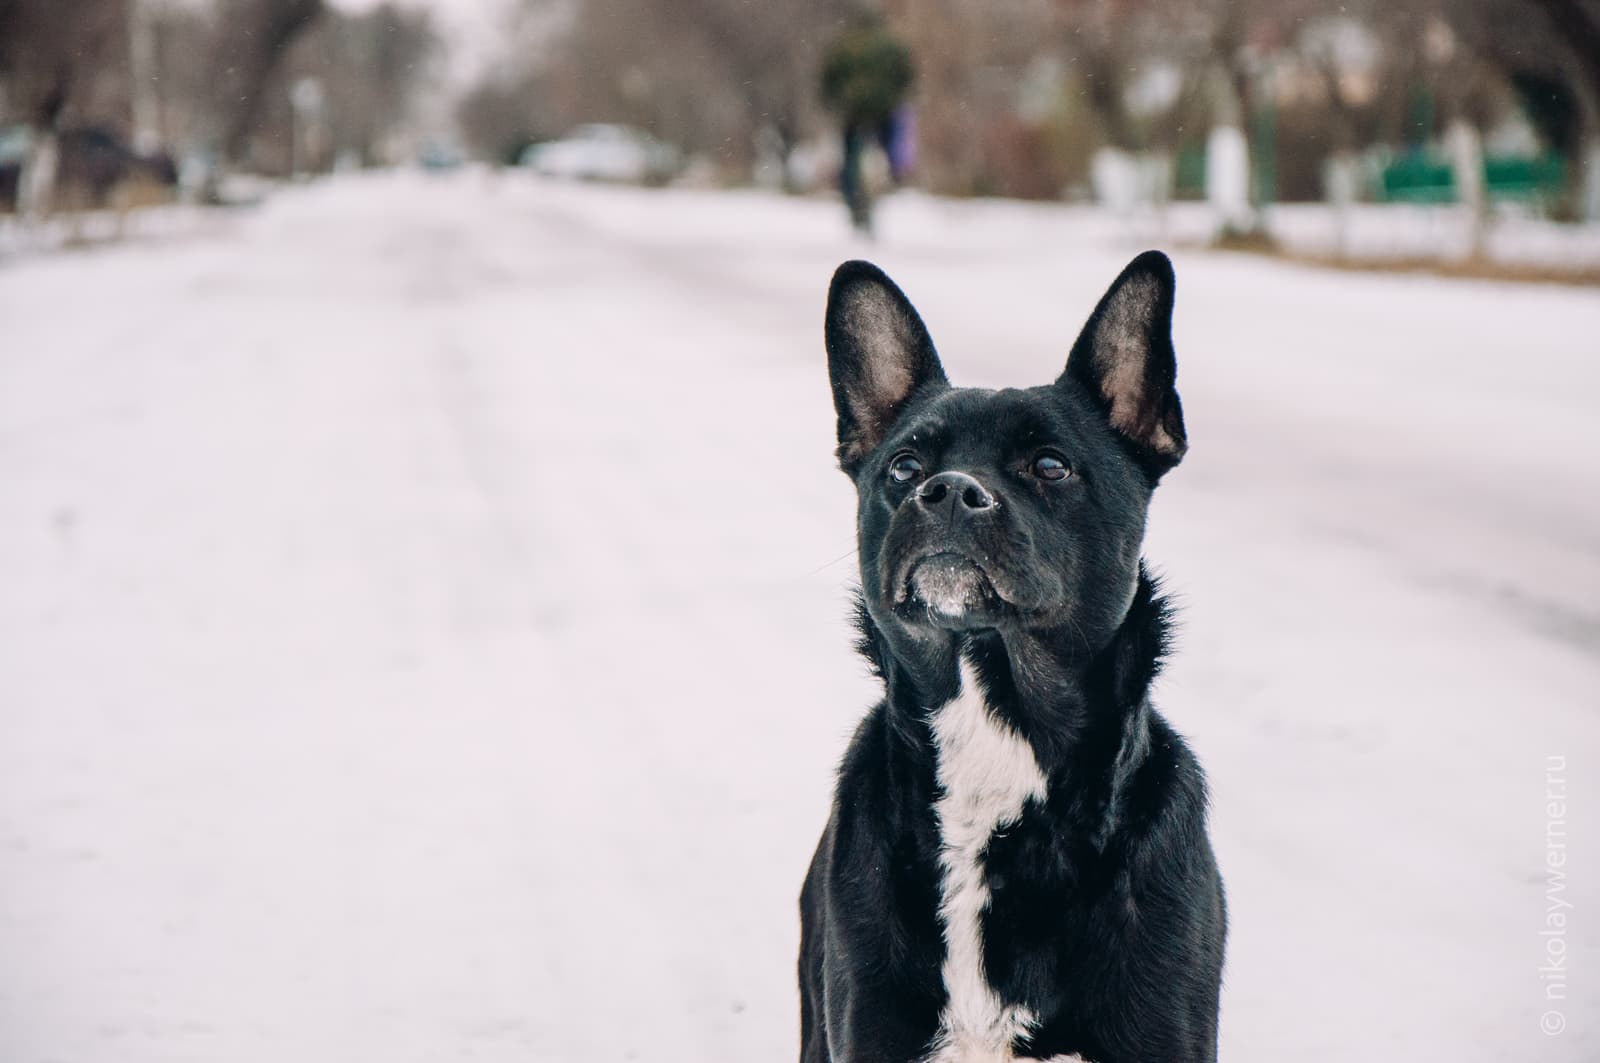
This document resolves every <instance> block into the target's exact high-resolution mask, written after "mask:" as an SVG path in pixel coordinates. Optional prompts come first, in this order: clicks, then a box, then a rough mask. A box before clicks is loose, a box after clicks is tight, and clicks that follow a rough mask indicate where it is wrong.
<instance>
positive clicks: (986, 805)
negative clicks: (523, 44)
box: [927, 660, 1076, 1063]
mask: <svg viewBox="0 0 1600 1063" xmlns="http://www.w3.org/2000/svg"><path fill="white" fill-rule="evenodd" d="M930 720H931V723H932V727H933V739H934V747H935V752H936V755H937V767H936V775H937V779H938V782H939V789H940V797H939V799H938V800H937V801H936V802H935V803H934V813H935V815H937V816H938V819H939V836H940V840H941V841H942V843H943V848H942V849H941V851H940V854H939V864H940V869H941V871H942V873H943V877H942V881H941V883H940V901H939V917H940V920H941V921H942V922H943V924H944V941H945V960H944V970H943V972H942V973H943V976H944V987H945V992H946V994H947V995H948V997H949V1001H948V1003H946V1005H945V1009H944V1013H943V1015H941V1016H940V1022H939V1039H938V1042H937V1046H936V1048H935V1049H934V1051H933V1053H932V1054H931V1055H929V1056H928V1059H927V1063H1007V1061H1009V1060H1011V1059H1013V1058H1015V1057H1014V1056H1013V1055H1012V1052H1011V1044H1012V1041H1013V1040H1014V1039H1015V1038H1017V1037H1020V1036H1022V1035H1023V1034H1026V1033H1028V1032H1029V1031H1030V1030H1032V1029H1033V1027H1034V1025H1035V1023H1036V1022H1037V1021H1038V1020H1037V1017H1036V1016H1035V1015H1034V1014H1033V1013H1032V1012H1031V1011H1029V1010H1028V1009H1027V1008H1024V1007H1015V1006H1008V1005H1006V1004H1005V1003H1003V1002H1002V1001H1001V1000H1000V998H999V997H998V996H997V995H996V994H995V991H994V990H993V988H991V987H990V985H989V980H988V977H987V975H986V974H985V972H984V969H983V931H982V923H981V920H982V915H983V912H984V910H985V909H987V908H988V906H989V887H988V886H987V885H986V884H985V883H984V880H983V868H982V865H981V863H980V856H981V854H982V853H983V849H984V847H985V846H986V845H988V844H989V838H990V836H992V835H993V834H994V832H995V830H996V828H999V827H1003V826H1006V825H1008V824H1011V823H1015V822H1016V821H1017V820H1018V819H1019V818H1021V816H1022V808H1023V805H1024V804H1025V803H1026V802H1027V801H1028V800H1029V799H1030V798H1032V799H1034V800H1037V801H1043V800H1044V799H1045V793H1046V789H1047V786H1046V782H1045V777H1044V773H1043V772H1042V771H1040V770H1039V762H1038V760H1037V759H1036V758H1035V757H1034V755H1033V747H1032V746H1030V745H1029V744H1028V743H1027V741H1026V740H1025V739H1023V737H1022V736H1021V735H1019V734H1018V733H1017V732H1016V731H1014V730H1012V729H1011V728H1010V727H1008V726H1007V725H1006V724H1004V723H1002V722H1001V721H1000V720H998V719H996V718H995V717H994V715H993V714H991V713H990V712H989V708H988V706H987V705H985V704H984V700H983V693H982V690H981V689H980V687H979V684H978V676H977V673H976V672H974V671H973V669H972V666H971V665H969V664H968V663H967V662H966V661H965V660H963V661H962V662H961V692H960V693H959V694H958V695H957V696H956V697H955V698H954V699H953V700H951V701H948V702H946V703H945V704H944V705H942V706H940V707H939V708H938V709H936V710H934V712H933V714H932V716H931V717H930ZM1073 1058H1076V1057H1073ZM1063 1063H1065V1060H1063Z"/></svg>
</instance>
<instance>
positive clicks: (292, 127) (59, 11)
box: [0, 0, 439, 186]
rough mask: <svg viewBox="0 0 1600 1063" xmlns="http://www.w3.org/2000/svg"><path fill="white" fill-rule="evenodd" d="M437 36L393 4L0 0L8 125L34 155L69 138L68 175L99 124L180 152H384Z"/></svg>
mask: <svg viewBox="0 0 1600 1063" xmlns="http://www.w3.org/2000/svg"><path fill="white" fill-rule="evenodd" d="M438 47H439V41H438V37H437V35H436V33H435V31H434V28H433V26H432V24H431V22H430V21H429V19H428V18H427V16H426V15H425V14H423V13H419V12H418V11H416V10H414V9H411V8H409V7H405V6H401V5H399V4H395V3H384V4H381V5H379V6H378V7H376V8H374V9H372V10H370V11H367V12H364V13H359V14H350V13H345V12H343V11H340V10H338V9H335V8H332V7H330V6H329V5H328V4H327V3H326V0H211V2H209V3H203V4H195V3H193V2H192V0H73V2H72V3H62V2H61V0H0V131H4V130H6V129H13V130H14V129H18V128H21V129H25V130H27V131H28V132H29V134H31V136H30V140H31V142H32V145H33V146H32V148H31V150H30V160H31V161H33V162H34V164H35V165H36V166H41V165H44V164H45V163H46V162H47V161H48V160H49V157H50V156H51V154H52V153H56V152H59V154H60V155H61V156H62V157H61V159H60V165H59V169H60V170H61V174H62V177H63V179H66V178H70V176H71V172H72V171H71V166H70V163H71V151H72V145H74V144H77V143H79V142H80V141H81V140H82V139H83V136H84V135H85V133H86V131H87V132H91V133H92V135H93V137H94V138H95V139H94V142H95V143H97V144H101V145H125V146H126V147H127V148H128V151H129V155H130V157H135V158H137V157H143V158H151V157H163V156H164V157H166V158H167V159H169V160H172V161H173V163H174V164H175V163H176V162H181V161H183V160H185V159H203V160H209V161H210V162H212V163H214V164H216V165H218V166H221V167H233V168H245V169H250V170H254V171H257V172H266V173H287V172H290V171H291V170H293V169H295V168H301V169H307V168H310V169H316V168H326V167H327V166H330V165H332V163H333V161H334V159H336V158H340V157H346V158H352V159H357V160H360V161H363V162H376V161H382V160H384V159H385V158H386V157H387V156H389V155H391V154H392V153H393V149H394V143H393V142H394V140H395V138H397V137H399V136H402V135H403V134H404V133H405V132H406V130H407V125H408V118H409V115H410V113H411V104H412V102H413V100H414V97H415V94H416V92H417V90H418V89H419V87H421V86H422V85H424V84H425V83H426V80H427V78H428V77H429V72H430V69H431V64H432V62H433V60H434V58H435V57H436V55H437V53H438ZM296 85H299V86H301V91H300V92H299V94H298V96H297V95H296V93H295V92H294V91H293V90H294V86H296ZM103 153H104V152H102V154H103ZM51 165H54V164H51ZM173 168H175V165H174V167H173ZM36 183H37V182H36ZM20 184H21V185H23V186H26V185H27V184H28V182H27V180H26V179H25V178H24V179H22V180H21V181H20Z"/></svg>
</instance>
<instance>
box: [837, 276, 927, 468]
mask: <svg viewBox="0 0 1600 1063" xmlns="http://www.w3.org/2000/svg"><path fill="white" fill-rule="evenodd" d="M824 339H825V342H826V343H827V347H828V377H829V379H830V380H831V381H832V383H833V406H834V410H835V411H836V412H837V413H838V415H839V450H838V456H839V467H840V468H842V469H843V470H844V471H845V472H847V473H849V474H850V475H851V476H854V475H855V474H856V471H857V470H858V469H860V467H861V462H862V461H863V460H865V459H866V456H867V455H868V454H871V453H872V452H873V451H874V450H876V449H877V446H878V444H879V443H881V442H883V437H884V436H885V435H887V434H888V432H889V428H890V427H891V426H892V425H893V424H894V422H895V419H896V418H897V417H899V416H900V412H901V411H902V410H903V409H904V408H905V404H906V402H907V401H909V400H910V398H911V397H912V396H913V395H915V394H916V393H917V392H918V391H919V390H920V389H921V388H923V387H925V386H928V385H944V384H948V383H949V381H948V380H947V379H946V378H945V375H944V367H943V366H942V365H940V363H939V355H938V353H937V352H935V351H934V349H933V340H932V338H930V337H929V336H928V330H927V328H926V327H925V326H924V325H923V324H922V319H921V318H920V317H918V316H917V312H916V310H915V309H914V308H913V307H912V306H911V300H909V299H907V298H906V297H905V293H903V292H902V291H901V290H900V289H899V288H897V287H895V283H894V281H892V280H890V279H889V278H888V276H886V275H885V274H884V272H883V271H882V270H881V269H879V268H878V267H877V266H874V265H873V264H872V263H870V262H861V261H854V262H846V263H845V264H844V265H842V266H840V267H839V268H838V270H836V271H835V272H834V274H833V283H832V284H831V285H830V286H829V287H828V315H827V323H826V330H825V334H824Z"/></svg>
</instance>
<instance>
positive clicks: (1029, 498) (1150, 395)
mask: <svg viewBox="0 0 1600 1063" xmlns="http://www.w3.org/2000/svg"><path fill="white" fill-rule="evenodd" d="M1172 293H1173V280H1172V270H1171V266H1170V264H1169V263H1168V262H1167V260H1166V258H1165V256H1162V255H1159V254H1157V253H1154V252H1149V253H1146V254H1145V255H1142V256H1140V257H1139V258H1138V259H1135V260H1134V262H1133V263H1132V264H1130V266H1129V267H1128V269H1127V270H1125V271H1124V273H1123V274H1122V276H1121V277H1119V278H1118V279H1117V281H1116V282H1115V283H1114V284H1113V285H1112V287H1111V289H1110V291H1108V293H1107V295H1106V297H1105V298H1104V299H1103V300H1102V301H1101V303H1100V305H1099V307H1097V308H1096V310H1095V312H1094V314H1093V315H1092V316H1091V318H1090V320H1089V323H1088V325H1086V326H1085V329H1084V332H1083V335H1082V336H1080V337H1079V339H1078V342H1077V343H1076V344H1075V345H1074V347H1073V349H1072V354H1071V357H1070V358H1069V362H1068V367H1067V369H1066V370H1065V371H1064V372H1063V373H1062V374H1061V377H1060V379H1058V380H1057V381H1056V382H1055V383H1053V384H1049V385H1046V386H1044V387H1037V388H1030V389H1027V390H1006V391H999V392H987V391H977V390H971V389H958V388H952V387H950V385H949V384H948V382H947V381H946V379H945V376H944V371H943V368H942V366H941V365H940V363H939V359H938V356H937V354H935V353H934V348H933V344H932V341H931V340H930V339H929V338H928V336H927V332H926V330H925V329H924V328H923V326H922V323H921V320H920V318H918V317H917V315H916V312H915V310H913V309H912V308H911V305H910V303H909V301H907V300H906V299H905V296H904V295H903V294H902V293H901V292H900V290H899V289H898V288H896V287H895V286H894V285H893V284H892V283H891V282H890V281H889V280H888V278H887V277H885V276H883V274H882V273H881V272H879V271H878V270H877V269H876V268H875V267H873V266H870V265H868V264H866V263H859V262H858V263H846V264H845V265H844V266H841V267H840V269H839V271H838V273H837V274H836V275H835V277H834V282H833V286H832V289H831V290H830V293H829V310H828V328H827V344H828V357H829V369H830V373H831V376H832V379H833V387H834V396H835V401H836V405H837V409H838V414H839V444H840V446H839V459H840V464H841V465H842V467H843V468H844V469H845V471H846V472H847V473H848V474H849V475H851V477H852V478H853V479H854V480H855V481H856V485H857V489H858V493H859V504H860V508H859V521H858V533H859V552H860V558H861V580H862V588H861V596H860V602H859V606H858V623H859V627H860V632H861V638H860V648H861V650H862V652H863V654H864V656H865V657H866V658H867V660H868V661H869V662H870V663H871V664H872V666H873V668H874V669H875V671H876V672H877V674H878V675H880V676H881V677H882V679H883V681H884V686H885V693H886V696H885V699H884V701H882V702H881V703H880V704H878V705H877V706H876V707H875V708H873V709H872V711H871V712H869V713H868V715H867V717H866V719H865V720H863V721H862V723H861V725H860V727H859V728H858V729H857V731H856V734H855V737H854V738H853V740H852V741H851V743H850V747H849V750H848V751H847V752H846V754H845V757H844V761H843V764H842V765H841V767H840V771H839V781H838V789H837V793H836V798H835V801H834V807H833V813H832V815H831V817H830V819H829V822H828V825H827V828H826V830H825V831H824V833H823V836H822V840H821V843H820V844H819V846H818V848H817V852H816V856H815V857H814V858H813V861H812V864H811V869H810V871H809V873H808V874H807V876H806V881H805V885H804V888H803V890H802V893H801V899H800V903H801V926H802V932H801V951H800V994H801V1060H802V1063H824V1061H838V1063H846V1061H848V1063H857V1061H869V1060H870V1061H873V1063H885V1061H895V1063H899V1061H907V1063H909V1061H914V1060H920V1059H923V1058H924V1057H926V1056H927V1055H928V1054H929V1053H930V1052H931V1051H932V1050H933V1048H934V1047H935V1043H936V1041H935V1039H936V1037H937V1035H938V1034H939V1032H940V1015H941V1011H942V1008H943V1006H944V1003H945V987H944V984H943V979H942V975H941V965H942V963H943V961H944V940H943V936H942V925H941V922H940V920H939V915H938V909H939V901H940V868H939V863H938V857H939V852H940V845H941V840H940V833H939V824H938V820H937V816H936V813H935V809H934V802H935V801H936V800H937V798H938V797H939V790H938V784H937V782H936V775H935V772H936V769H937V751H936V748H935V744H934V739H933V734H932V730H931V727H930V723H929V712H930V710H931V709H932V708H933V707H936V706H940V705H942V704H944V703H945V702H947V701H948V700H950V698H951V697H953V696H954V695H955V694H956V693H957V692H958V690H959V687H960V683H961V680H960V677H959V664H960V662H961V661H962V660H963V659H964V660H966V661H967V662H969V663H970V665H971V667H972V669H973V670H974V672H975V673H976V675H977V676H978V678H979V680H980V682H981V685H982V687H983V688H984V691H985V695H986V697H985V700H986V703H987V704H988V707H989V709H990V711H991V713H992V714H993V715H994V716H995V717H997V718H998V719H1000V720H1001V721H1003V722H1004V723H1006V724H1008V725H1009V726H1010V727H1011V728H1013V729H1014V730H1015V731H1016V732H1017V733H1018V734H1020V735H1021V736H1022V737H1023V738H1025V739H1026V740H1027V741H1028V743H1029V745H1030V746H1031V747H1032V749H1033V752H1034V755H1035V758H1036V760H1037V761H1038V764H1039V766H1040V769H1041V771H1042V772H1043V774H1044V776H1045V778H1046V779H1047V782H1048V796H1047V798H1046V799H1045V800H1044V801H1042V802H1041V801H1033V800H1030V801H1029V802H1027V803H1026V804H1025V806H1024V809H1023V813H1022V815H1021V817H1020V819H1018V820H1017V821H1016V822H1013V823H1007V824H1002V825H1001V827H1000V829H998V830H997V831H996V832H995V833H994V834H993V835H992V836H991V837H990V839H989V842H988V844H987V846H986V848H985V849H984V851H983V855H982V867H983V873H984V876H985V881H986V884H987V886H988V888H989V892H990V901H989V905H988V907H987V909H986V910H985V912H984V915H983V917H982V921H981V929H982V939H983V968H984V974H985V977H986V978H987V980H988V982H989V984H990V985H991V987H992V988H993V989H994V990H995V991H996V993H997V994H998V996H999V997H1000V999H1001V1000H1002V1001H1003V1002H1005V1003H1007V1004H1020V1005H1025V1006H1027V1007H1028V1008H1029V1009H1031V1011H1032V1012H1033V1013H1034V1014H1035V1015H1036V1016H1037V1018H1038V1022H1037V1025H1036V1026H1035V1027H1034V1029H1033V1032H1032V1033H1031V1034H1030V1035H1029V1036H1027V1037H1026V1038H1025V1039H1022V1040H1020V1041H1019V1042H1017V1043H1015V1044H1013V1045H1011V1046H1010V1048H1011V1050H1012V1051H1013V1052H1014V1053H1015V1055H1016V1056H1018V1057H1019V1058H1048V1057H1050V1056H1053V1055H1061V1054H1071V1053H1078V1054H1080V1055H1081V1056H1082V1057H1083V1058H1084V1059H1086V1060H1089V1061H1090V1063H1124V1061H1126V1063H1133V1061H1142V1063H1148V1061H1152V1060H1214V1059H1215V1058H1216V1041H1217V1003H1218V993H1219V990H1220V984H1221V972H1222V952H1223V940H1224V934H1225V922H1226V920H1225V914H1224V906H1223V896H1222V883H1221V879H1220V877H1219V875H1218V872H1217V868H1216V863H1215V860H1214V859H1213V856H1212V851H1211V846H1210V842H1209V840H1208V838H1207V835H1206V823H1205V818H1206V791H1205V781H1204V777H1203V775H1202V773H1201V770H1200V767H1199V765H1198V764H1197V763H1196V761H1195V759H1194V757H1193V755H1192V754H1191V753H1190V751H1189V749H1188V747H1187V746H1186V745H1185V744H1184V742H1183V740H1182V739H1181V738H1180V737H1179V736H1178V734H1177V733H1176V732H1174V731H1173V730H1172V728H1171V727H1170V726H1169V725H1168V724H1167V722H1166V721H1165V720H1164V719H1163V718H1162V717H1161V716H1160V714H1159V713H1157V712H1156V711H1155V710H1154V708H1152V707H1151V705H1150V701H1149V697H1148V690H1149V686H1150V683H1151V681H1152V680H1153V679H1154V677H1155V675H1156V674H1157V672H1158V671H1159V670H1160V667H1161V662H1162V658H1163V656H1164V655H1165V653H1166V651H1167V648H1168V644H1169V641H1170V631H1171V619H1170V615H1169V613H1170V611H1169V608H1168V606H1167V604H1166V601H1165V599H1163V598H1162V597H1161V595H1160V593H1159V589H1158V587H1157V584H1156V582H1155V580H1154V579H1152V578H1151V577H1150V576H1149V575H1148V574H1147V572H1146V571H1145V569H1144V566H1143V563H1142V562H1141V561H1140V558H1139V553H1140V544H1141V542H1142V539H1143V534H1144V521H1145V513H1146V510H1147V508H1148V505H1149V500H1150V493H1151V491H1152V490H1153V489H1154V487H1155V486H1156V484H1157V482H1158V481H1159V480H1160V478H1161V477H1162V476H1163V475H1164V474H1165V473H1166V472H1167V471H1168V470H1170V469H1171V468H1172V467H1173V466H1175V465H1176V464H1177V463H1178V462H1179V461H1180V460H1181V459H1182V457H1183V454H1184V452H1185V451H1186V449H1187V445H1188V443H1187V438H1186V436H1185V433H1184V427H1183V418H1182V410H1181V407H1180V405H1179V402H1178V397H1177V392H1176V390H1175V388H1174V381H1175V363H1174V360H1173V353H1172V345H1171V313H1172ZM903 454H909V455H911V456H912V457H914V458H915V460H916V461H917V462H918V463H919V464H920V469H919V470H918V471H917V472H916V474H915V475H914V476H913V477H912V478H910V479H908V480H907V481H906V482H904V483H902V482H899V481H898V480H897V479H896V478H895V477H893V476H891V475H890V467H891V465H892V464H893V463H894V461H896V460H897V459H898V458H899V456H901V455H903ZM1042 455H1048V456H1050V457H1051V458H1052V459H1055V460H1059V461H1061V462H1062V463H1063V464H1064V465H1066V466H1069V467H1070V475H1068V476H1066V477H1064V478H1059V479H1057V478H1053V477H1051V476H1049V475H1046V473H1048V472H1049V471H1050V470H1048V469H1047V468H1046V466H1043V465H1037V464H1036V459H1038V458H1040V457H1041V456H1042ZM946 485H948V486H949V490H948V491H946V490H944V489H943V488H944V487H945V486H946ZM962 492H966V493H962ZM930 573H931V575H930ZM952 603H954V604H952Z"/></svg>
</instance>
